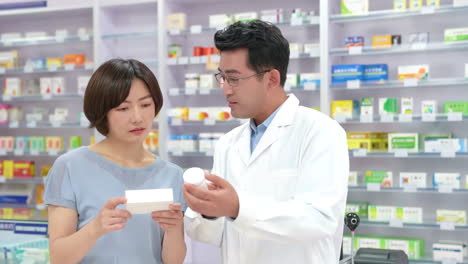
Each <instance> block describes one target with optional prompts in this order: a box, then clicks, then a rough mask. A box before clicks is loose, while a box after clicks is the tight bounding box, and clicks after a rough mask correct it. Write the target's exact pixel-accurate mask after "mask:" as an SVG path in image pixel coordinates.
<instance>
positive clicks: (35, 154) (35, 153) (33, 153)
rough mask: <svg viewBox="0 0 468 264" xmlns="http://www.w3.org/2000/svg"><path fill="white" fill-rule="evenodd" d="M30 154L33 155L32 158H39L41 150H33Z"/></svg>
mask: <svg viewBox="0 0 468 264" xmlns="http://www.w3.org/2000/svg"><path fill="white" fill-rule="evenodd" d="M30 153H31V156H39V150H37V149H31V150H30Z"/></svg>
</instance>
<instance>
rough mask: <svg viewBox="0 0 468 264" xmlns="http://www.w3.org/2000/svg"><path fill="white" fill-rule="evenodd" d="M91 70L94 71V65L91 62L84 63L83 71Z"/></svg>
mask: <svg viewBox="0 0 468 264" xmlns="http://www.w3.org/2000/svg"><path fill="white" fill-rule="evenodd" d="M93 69H94V63H92V62H86V63H85V70H93Z"/></svg>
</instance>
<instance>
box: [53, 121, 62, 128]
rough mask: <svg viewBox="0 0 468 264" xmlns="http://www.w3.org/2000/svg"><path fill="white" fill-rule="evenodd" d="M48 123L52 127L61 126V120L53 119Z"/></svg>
mask: <svg viewBox="0 0 468 264" xmlns="http://www.w3.org/2000/svg"><path fill="white" fill-rule="evenodd" d="M50 124H51V125H52V127H62V122H60V121H53V122H50Z"/></svg>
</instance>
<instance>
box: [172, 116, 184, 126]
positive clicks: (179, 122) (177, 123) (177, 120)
mask: <svg viewBox="0 0 468 264" xmlns="http://www.w3.org/2000/svg"><path fill="white" fill-rule="evenodd" d="M171 125H173V126H181V125H182V119H180V118H172V119H171Z"/></svg>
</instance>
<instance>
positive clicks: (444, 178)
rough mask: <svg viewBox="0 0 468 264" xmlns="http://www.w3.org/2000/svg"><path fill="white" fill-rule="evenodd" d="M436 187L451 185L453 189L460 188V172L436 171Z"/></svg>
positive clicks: (434, 178)
mask: <svg viewBox="0 0 468 264" xmlns="http://www.w3.org/2000/svg"><path fill="white" fill-rule="evenodd" d="M432 181H433V185H434V187H436V188H437V187H441V186H444V187H449V188H453V189H460V173H444V172H436V173H434V176H433V179H432Z"/></svg>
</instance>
